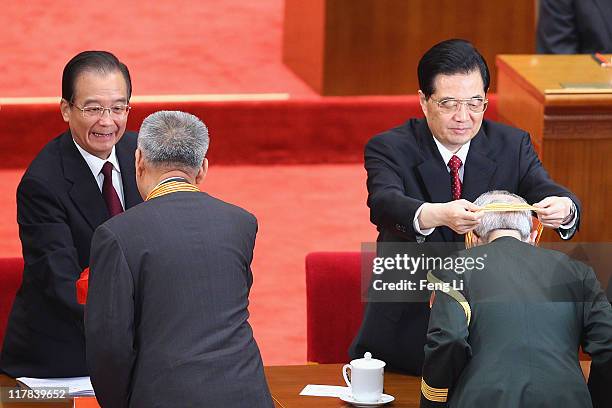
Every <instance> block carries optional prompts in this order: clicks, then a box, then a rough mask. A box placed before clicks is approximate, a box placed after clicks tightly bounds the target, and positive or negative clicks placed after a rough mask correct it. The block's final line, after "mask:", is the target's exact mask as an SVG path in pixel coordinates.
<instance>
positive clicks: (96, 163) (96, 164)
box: [72, 138, 121, 177]
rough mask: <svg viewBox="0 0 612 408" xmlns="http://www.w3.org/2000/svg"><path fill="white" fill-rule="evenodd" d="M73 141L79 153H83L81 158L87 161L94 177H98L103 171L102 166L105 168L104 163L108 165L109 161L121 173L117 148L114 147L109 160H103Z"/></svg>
mask: <svg viewBox="0 0 612 408" xmlns="http://www.w3.org/2000/svg"><path fill="white" fill-rule="evenodd" d="M72 141H73V142H74V144H75V146H76V148H77V149H78V151H79V153H81V156H83V159H85V162H86V163H87V165H88V166H89V169H90V170H91V173H92V174H93V175H94V177H98V175H99V174H100V172H101V171H102V166H104V163H106V162H107V161H108V162H111V164H112V165H113V168H114V170H116V171H117V172H118V173H121V169H120V168H119V160H117V154H116V153H115V146H113V150H111V154H110V156H108V159H106V160H103V159H101V158H99V157H97V156H94V155H93V154H91V153H89V152H88V151H86V150H85V149H83V148H82V147H81V146H79V144H78V143H77V142H76V141H75V140H74V138H73V139H72Z"/></svg>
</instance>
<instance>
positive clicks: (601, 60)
mask: <svg viewBox="0 0 612 408" xmlns="http://www.w3.org/2000/svg"><path fill="white" fill-rule="evenodd" d="M591 58H593V60H594V61H595V62H596V63H598V64H599V65H601V66H602V67H603V66H605V65H608V64H610V61H608V60H607V59H606V57H604V56H603V55H601V54H600V53H598V52H596V53H595V54H591Z"/></svg>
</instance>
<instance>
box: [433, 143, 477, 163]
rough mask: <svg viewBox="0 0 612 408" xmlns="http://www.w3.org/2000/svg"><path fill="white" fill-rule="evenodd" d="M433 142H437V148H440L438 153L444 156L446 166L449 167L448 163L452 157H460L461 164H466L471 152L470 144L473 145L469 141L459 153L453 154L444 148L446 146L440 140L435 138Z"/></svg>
mask: <svg viewBox="0 0 612 408" xmlns="http://www.w3.org/2000/svg"><path fill="white" fill-rule="evenodd" d="M433 140H434V142H436V146H437V147H438V151H439V152H440V155H441V156H442V160H444V164H445V165H447V166H448V162H449V160H450V159H451V157H453V155H454V156H457V157H459V159H461V163H463V164H465V159H466V158H467V155H468V151H469V150H470V143H472V141H471V140H468V142H467V143H466V144H464V145H463V146H461V148H460V149H459V150H458V151H457V153H453V152H451V151H450V150H448V149H447V148H446V147H444V145H443V144H442V143H440V142H439V141H438V139H436V138H435V136H434V138H433Z"/></svg>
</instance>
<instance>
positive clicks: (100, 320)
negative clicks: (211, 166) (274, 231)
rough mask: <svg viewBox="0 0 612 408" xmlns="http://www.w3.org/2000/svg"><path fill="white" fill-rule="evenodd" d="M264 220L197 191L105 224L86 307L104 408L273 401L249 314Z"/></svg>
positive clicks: (96, 241) (90, 356)
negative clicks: (257, 244) (253, 266)
mask: <svg viewBox="0 0 612 408" xmlns="http://www.w3.org/2000/svg"><path fill="white" fill-rule="evenodd" d="M256 231H257V221H256V219H255V217H253V216H252V215H251V214H249V213H247V212H246V211H244V210H243V209H241V208H239V207H236V206H233V205H230V204H227V203H224V202H222V201H220V200H217V199H215V198H213V197H211V196H209V195H208V194H205V193H199V192H196V193H194V192H176V193H172V194H168V195H164V196H161V197H158V198H154V199H152V200H150V201H147V202H145V203H143V204H141V205H138V206H136V207H134V208H132V209H131V210H129V211H127V212H125V213H123V214H120V215H118V216H116V217H114V218H112V219H111V220H109V221H108V222H106V223H105V224H103V225H102V226H100V227H99V228H98V229H97V231H96V233H95V235H94V238H93V241H92V249H91V272H90V283H89V294H88V299H87V307H86V313H85V315H86V316H85V332H86V337H87V361H88V364H89V368H90V370H91V380H92V383H93V386H94V389H95V391H96V396H97V398H98V401H99V402H100V403H101V405H102V406H103V407H111V408H121V407H127V406H130V407H147V408H148V407H176V406H181V407H228V408H231V407H253V408H258V407H266V408H268V407H272V406H273V404H272V400H271V397H270V393H269V390H268V386H267V383H266V379H265V377H264V372H263V364H262V361H261V357H260V354H259V349H258V347H257V344H256V343H255V340H254V339H253V333H252V330H251V326H250V325H249V323H248V321H247V319H248V317H249V313H248V310H247V306H248V302H249V299H248V296H249V291H250V288H251V284H252V281H253V276H252V273H251V269H250V264H251V260H252V257H253V247H254V245H255V234H256Z"/></svg>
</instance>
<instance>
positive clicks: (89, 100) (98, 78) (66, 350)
mask: <svg viewBox="0 0 612 408" xmlns="http://www.w3.org/2000/svg"><path fill="white" fill-rule="evenodd" d="M131 92H132V85H131V80H130V74H129V71H128V69H127V67H126V66H125V65H124V64H123V63H122V62H120V61H119V60H118V59H117V58H116V57H115V56H114V55H112V54H111V53H108V52H104V51H85V52H82V53H80V54H78V55H76V56H75V57H74V58H72V59H71V60H70V61H69V62H68V64H67V65H66V67H65V68H64V73H63V77H62V101H61V105H60V108H61V113H62V117H63V118H64V120H65V121H66V122H67V123H68V126H69V128H70V130H68V131H66V132H65V133H63V134H61V135H60V136H58V137H56V138H55V139H53V140H51V141H50V142H49V143H48V144H47V145H46V146H45V147H44V148H43V149H42V151H41V152H40V153H39V154H38V156H37V157H36V158H35V159H34V161H33V162H32V164H30V166H29V167H28V169H27V170H26V172H25V174H24V176H23V178H22V179H21V182H20V183H19V187H18V189H17V221H18V223H19V236H20V238H21V244H22V247H23V257H24V262H25V266H24V271H23V284H22V285H21V288H20V289H19V292H18V293H17V297H16V298H15V301H14V304H13V309H12V311H11V314H10V317H9V323H8V327H7V331H6V336H5V338H4V346H3V350H2V355H1V359H0V369H1V370H2V371H4V372H6V373H7V374H9V375H11V376H13V377H20V376H28V377H73V376H84V375H87V366H86V363H85V337H84V332H83V306H82V305H79V304H78V303H77V299H76V288H75V282H76V281H77V279H78V278H79V276H80V274H81V272H82V271H83V269H85V268H86V267H88V266H89V247H90V244H91V237H92V235H93V232H94V230H95V229H96V228H97V227H98V225H100V224H102V223H103V222H104V221H106V220H107V219H108V218H110V217H111V216H113V215H115V214H118V213H120V212H122V211H123V210H124V209H126V208H130V207H132V206H134V205H136V204H138V203H140V202H142V199H141V198H140V195H139V194H138V190H137V188H136V180H135V176H134V151H135V149H136V135H135V134H133V133H132V134H130V133H129V132H128V133H126V132H125V127H126V124H127V118H128V113H129V109H130V107H129V101H130V96H131Z"/></svg>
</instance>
